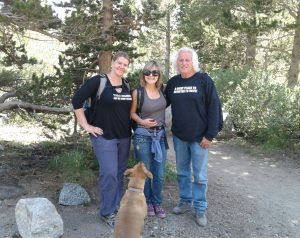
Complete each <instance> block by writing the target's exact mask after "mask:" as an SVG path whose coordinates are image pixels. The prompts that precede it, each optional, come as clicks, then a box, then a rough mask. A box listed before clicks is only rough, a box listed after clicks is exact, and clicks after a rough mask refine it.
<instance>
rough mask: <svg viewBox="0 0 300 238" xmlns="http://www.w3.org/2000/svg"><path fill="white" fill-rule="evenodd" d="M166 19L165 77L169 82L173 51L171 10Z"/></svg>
mask: <svg viewBox="0 0 300 238" xmlns="http://www.w3.org/2000/svg"><path fill="white" fill-rule="evenodd" d="M166 18H167V29H166V56H165V77H166V79H167V80H168V79H169V77H170V51H171V24H170V10H168V12H167V16H166Z"/></svg>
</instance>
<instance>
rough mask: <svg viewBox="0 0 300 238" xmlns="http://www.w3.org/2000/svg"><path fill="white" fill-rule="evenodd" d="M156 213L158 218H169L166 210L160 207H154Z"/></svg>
mask: <svg viewBox="0 0 300 238" xmlns="http://www.w3.org/2000/svg"><path fill="white" fill-rule="evenodd" d="M154 211H155V214H156V216H157V217H159V218H166V216H167V214H166V212H165V210H164V209H163V208H162V207H161V206H160V205H156V206H154Z"/></svg>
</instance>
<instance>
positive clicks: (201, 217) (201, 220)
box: [196, 214, 207, 226]
mask: <svg viewBox="0 0 300 238" xmlns="http://www.w3.org/2000/svg"><path fill="white" fill-rule="evenodd" d="M196 223H197V225H198V226H206V225H207V219H206V216H205V214H196Z"/></svg>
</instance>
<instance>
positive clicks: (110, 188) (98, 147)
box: [90, 135, 131, 216]
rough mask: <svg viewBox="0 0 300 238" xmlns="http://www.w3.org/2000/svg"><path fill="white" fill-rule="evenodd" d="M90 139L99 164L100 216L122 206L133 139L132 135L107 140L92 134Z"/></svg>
mask: <svg viewBox="0 0 300 238" xmlns="http://www.w3.org/2000/svg"><path fill="white" fill-rule="evenodd" d="M90 139H91V142H92V146H93V150H94V153H95V155H96V158H97V161H98V164H99V178H98V190H99V210H100V211H99V212H100V216H106V215H109V214H111V213H113V212H115V211H116V210H117V209H118V208H119V206H120V201H121V198H122V196H123V178H124V172H125V170H126V168H127V163H128V157H129V149H130V142H131V140H130V137H129V138H123V139H111V140H107V139H105V138H103V137H102V136H97V137H95V136H92V135H91V136H90Z"/></svg>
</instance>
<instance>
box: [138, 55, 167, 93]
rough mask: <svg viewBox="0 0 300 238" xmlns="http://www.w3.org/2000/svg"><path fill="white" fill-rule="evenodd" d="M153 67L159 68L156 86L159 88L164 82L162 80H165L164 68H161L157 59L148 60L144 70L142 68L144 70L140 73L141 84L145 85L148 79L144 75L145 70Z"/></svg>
mask: <svg viewBox="0 0 300 238" xmlns="http://www.w3.org/2000/svg"><path fill="white" fill-rule="evenodd" d="M152 67H155V68H157V70H158V71H159V76H158V80H157V81H156V83H155V86H156V88H158V89H159V88H160V87H161V85H162V83H163V82H162V81H163V75H162V70H161V68H160V66H159V64H158V63H157V62H156V61H155V60H150V61H148V62H147V63H146V64H145V66H144V68H143V70H142V72H141V74H140V84H141V86H143V87H144V86H145V84H146V81H145V76H144V75H143V71H144V70H146V69H150V68H152Z"/></svg>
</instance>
